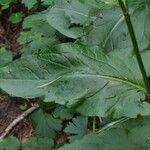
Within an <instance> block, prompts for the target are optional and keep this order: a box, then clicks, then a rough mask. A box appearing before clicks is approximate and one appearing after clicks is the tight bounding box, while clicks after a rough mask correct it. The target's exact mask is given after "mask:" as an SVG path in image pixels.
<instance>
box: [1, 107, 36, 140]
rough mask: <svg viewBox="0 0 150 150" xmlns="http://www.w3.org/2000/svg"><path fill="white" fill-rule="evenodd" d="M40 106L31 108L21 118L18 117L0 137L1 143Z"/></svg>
mask: <svg viewBox="0 0 150 150" xmlns="http://www.w3.org/2000/svg"><path fill="white" fill-rule="evenodd" d="M38 108H39V105H34V106H32V107H31V108H29V109H28V110H27V111H25V112H23V113H22V114H21V115H20V116H18V117H17V118H16V119H15V120H13V121H12V123H10V125H9V126H8V127H7V128H6V129H5V131H4V132H3V133H2V134H1V136H0V142H1V141H2V140H3V139H4V138H5V137H6V136H7V135H8V134H9V132H10V131H11V130H12V129H13V128H14V127H15V126H16V125H17V124H18V123H20V122H21V121H22V120H24V119H25V118H26V117H27V116H28V115H30V114H31V113H32V112H33V111H35V110H37V109H38Z"/></svg>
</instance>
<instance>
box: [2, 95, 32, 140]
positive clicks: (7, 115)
mask: <svg viewBox="0 0 150 150" xmlns="http://www.w3.org/2000/svg"><path fill="white" fill-rule="evenodd" d="M21 102H22V103H24V102H25V100H23V99H18V98H17V99H16V98H12V97H10V96H8V95H6V94H1V95H0V134H2V133H3V132H4V130H5V129H6V128H7V126H8V125H9V124H10V123H11V122H12V121H13V120H14V119H16V118H17V117H18V116H19V115H20V114H21V113H22V111H21V110H20V108H19V105H20V103H21ZM33 131H34V130H33V128H32V126H31V123H30V120H29V119H28V118H27V119H25V120H24V121H22V122H21V123H19V124H18V125H17V126H16V127H15V128H14V129H13V130H12V131H11V133H10V135H14V136H17V137H18V138H19V139H20V140H21V141H22V142H25V141H26V140H27V139H28V138H29V137H31V136H32V134H33Z"/></svg>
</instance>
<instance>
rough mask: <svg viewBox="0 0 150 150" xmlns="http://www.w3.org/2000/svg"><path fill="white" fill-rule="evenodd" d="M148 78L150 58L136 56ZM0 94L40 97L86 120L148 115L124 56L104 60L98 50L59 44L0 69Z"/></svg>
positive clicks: (133, 67) (132, 64) (136, 74)
mask: <svg viewBox="0 0 150 150" xmlns="http://www.w3.org/2000/svg"><path fill="white" fill-rule="evenodd" d="M142 57H143V60H144V64H145V67H146V70H147V72H148V75H149V74H150V68H149V64H150V62H149V58H150V52H149V51H145V52H143V53H142ZM0 88H1V89H3V90H4V91H6V92H7V93H9V94H11V95H15V96H19V97H24V98H34V97H39V96H44V97H45V101H46V102H55V103H58V104H62V105H66V106H68V107H71V108H74V109H76V110H78V111H79V112H80V113H82V114H84V115H87V116H102V117H106V116H111V117H121V116H128V117H136V116H137V115H139V114H140V115H150V104H149V103H148V102H145V101H144V100H145V93H146V90H145V88H144V83H143V80H142V76H141V73H140V71H139V68H138V65H137V61H136V59H135V57H134V56H133V55H132V54H130V53H129V51H128V50H122V51H116V52H112V53H109V54H107V55H106V54H105V53H103V52H102V50H100V49H98V48H95V49H94V48H92V49H89V48H87V47H84V46H79V45H74V44H62V45H59V46H57V47H55V48H52V49H50V50H46V51H43V52H41V53H39V54H38V53H36V54H25V55H24V56H23V57H22V58H21V59H20V60H17V61H15V62H14V63H12V64H10V65H8V66H6V67H3V68H1V69H0Z"/></svg>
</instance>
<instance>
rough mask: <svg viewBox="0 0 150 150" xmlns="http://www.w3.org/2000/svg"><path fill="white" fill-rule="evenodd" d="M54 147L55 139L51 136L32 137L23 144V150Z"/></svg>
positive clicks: (44, 149) (40, 149)
mask: <svg viewBox="0 0 150 150" xmlns="http://www.w3.org/2000/svg"><path fill="white" fill-rule="evenodd" d="M52 147H53V140H51V139H49V138H36V137H33V138H30V139H29V140H28V141H27V142H26V143H25V144H23V146H22V150H31V149H32V150H51V149H52Z"/></svg>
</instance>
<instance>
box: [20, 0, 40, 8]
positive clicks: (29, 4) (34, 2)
mask: <svg viewBox="0 0 150 150" xmlns="http://www.w3.org/2000/svg"><path fill="white" fill-rule="evenodd" d="M22 3H23V4H25V6H26V7H28V8H29V9H31V8H32V7H33V6H34V5H35V4H36V3H37V0H30V1H29V0H28V1H27V0H22Z"/></svg>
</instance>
